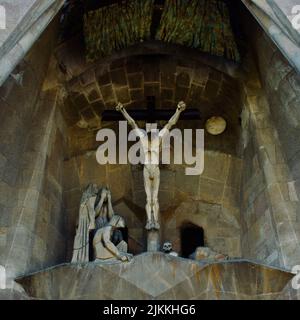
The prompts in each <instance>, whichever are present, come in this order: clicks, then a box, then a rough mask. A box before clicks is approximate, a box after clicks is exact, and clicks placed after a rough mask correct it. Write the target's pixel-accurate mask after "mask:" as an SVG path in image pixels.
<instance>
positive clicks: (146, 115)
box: [102, 97, 200, 251]
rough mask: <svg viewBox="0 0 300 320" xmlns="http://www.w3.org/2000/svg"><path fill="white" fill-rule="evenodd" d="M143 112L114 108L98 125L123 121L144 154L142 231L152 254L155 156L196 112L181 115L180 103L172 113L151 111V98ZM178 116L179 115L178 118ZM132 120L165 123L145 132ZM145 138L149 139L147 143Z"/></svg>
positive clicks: (154, 245)
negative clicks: (176, 127)
mask: <svg viewBox="0 0 300 320" xmlns="http://www.w3.org/2000/svg"><path fill="white" fill-rule="evenodd" d="M147 102H148V103H147V109H146V110H145V109H140V110H130V111H129V112H130V114H129V113H128V112H127V110H126V109H125V107H124V106H123V105H122V104H121V103H119V104H118V105H117V106H116V111H114V110H107V111H104V113H103V115H102V121H118V120H122V119H123V118H125V119H126V120H127V121H128V123H129V125H130V126H131V127H132V128H133V129H134V130H135V133H136V135H137V136H138V137H139V138H140V142H141V146H142V150H143V153H144V157H145V158H144V159H145V162H144V168H143V176H144V187H145V192H146V196H147V201H146V207H145V208H146V213H147V223H146V226H145V228H146V229H147V230H148V251H156V250H157V249H158V248H159V240H158V239H159V233H158V230H159V229H160V225H159V203H158V190H159V184H160V170H159V152H160V148H161V144H162V140H163V138H164V137H165V136H166V134H167V133H168V132H169V130H170V129H171V127H172V126H174V125H175V124H176V123H177V121H178V119H179V117H181V119H183V120H196V119H199V118H200V115H199V110H198V109H189V110H187V111H185V109H186V105H185V103H184V102H179V103H178V106H177V109H176V112H175V113H174V110H167V109H160V110H156V109H155V97H148V98H147ZM181 113H182V114H181ZM136 120H144V121H146V122H147V125H146V127H148V128H149V124H150V127H151V124H155V121H156V120H168V122H167V124H166V125H165V126H164V127H163V129H162V130H157V129H156V127H155V130H150V132H146V131H145V130H142V129H140V128H139V127H138V125H137V123H136ZM148 134H150V135H151V137H150V141H149V139H148Z"/></svg>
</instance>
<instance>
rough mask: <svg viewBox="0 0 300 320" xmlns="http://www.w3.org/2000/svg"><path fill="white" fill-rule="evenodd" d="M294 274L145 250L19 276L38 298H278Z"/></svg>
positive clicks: (254, 265) (242, 261) (29, 292)
mask: <svg viewBox="0 0 300 320" xmlns="http://www.w3.org/2000/svg"><path fill="white" fill-rule="evenodd" d="M292 277H293V275H292V274H290V273H288V272H286V271H284V270H280V269H272V268H269V267H266V266H263V265H259V264H256V263H253V262H251V261H247V260H236V261H234V260H232V261H227V262H221V263H214V264H205V263H204V264H203V263H199V262H196V261H192V260H187V259H182V258H177V257H172V256H170V255H165V254H163V253H144V254H142V255H139V256H135V257H134V260H133V261H131V262H130V263H125V264H124V263H123V264H120V263H117V264H111V265H100V264H95V263H89V264H85V265H70V264H65V265H61V266H57V267H55V268H53V269H48V270H45V271H42V272H40V273H36V274H33V275H29V276H27V277H25V278H22V279H18V280H17V281H18V282H19V283H21V284H22V285H23V287H24V288H25V290H26V292H27V293H28V294H29V296H31V297H35V298H39V299H73V300H79V299H92V300H100V299H120V300H140V299H146V300H148V299H163V300H178V299H181V300H188V299H198V300H228V299H230V300H231V299H233V300H249V299H255V300H259V299H274V298H276V297H278V296H279V295H280V293H281V291H282V289H283V288H284V287H285V285H286V284H287V283H288V281H289V280H290V279H291V278H292ZM95 278H97V281H95Z"/></svg>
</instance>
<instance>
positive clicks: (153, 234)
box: [147, 230, 160, 252]
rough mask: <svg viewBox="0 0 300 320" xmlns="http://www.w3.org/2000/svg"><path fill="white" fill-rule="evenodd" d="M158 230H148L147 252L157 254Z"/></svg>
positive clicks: (158, 245)
mask: <svg viewBox="0 0 300 320" xmlns="http://www.w3.org/2000/svg"><path fill="white" fill-rule="evenodd" d="M159 240H160V235H159V230H149V231H148V233H147V251H148V252H157V251H159V249H160V241H159Z"/></svg>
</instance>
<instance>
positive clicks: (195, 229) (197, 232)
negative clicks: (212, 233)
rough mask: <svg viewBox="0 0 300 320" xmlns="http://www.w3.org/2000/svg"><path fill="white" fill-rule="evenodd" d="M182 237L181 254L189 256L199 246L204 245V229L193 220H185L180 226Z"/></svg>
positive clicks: (185, 256)
mask: <svg viewBox="0 0 300 320" xmlns="http://www.w3.org/2000/svg"><path fill="white" fill-rule="evenodd" d="M180 239H181V255H182V257H184V258H188V257H189V256H190V255H191V254H192V253H193V252H195V250H196V248H197V247H203V246H204V230H203V228H201V227H199V226H197V225H195V224H193V223H191V222H184V223H183V224H182V226H181V227H180Z"/></svg>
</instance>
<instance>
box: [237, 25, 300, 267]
mask: <svg viewBox="0 0 300 320" xmlns="http://www.w3.org/2000/svg"><path fill="white" fill-rule="evenodd" d="M248 22H249V24H247V27H246V30H249V29H248V28H249V26H251V35H252V36H251V37H250V39H251V40H252V45H253V47H254V48H255V58H256V63H257V68H258V72H259V75H260V79H261V82H262V83H261V84H260V83H259V81H258V80H257V79H258V76H257V75H255V76H253V77H252V78H253V79H252V80H250V81H249V83H248V84H247V85H246V88H245V96H246V100H247V102H246V105H248V109H247V110H246V111H245V112H244V118H245V119H244V123H247V122H248V124H247V125H246V127H247V129H246V130H248V134H247V135H246V136H247V138H246V139H245V142H244V147H245V151H244V159H245V160H244V161H245V163H244V176H243V183H242V186H243V187H242V188H243V189H242V190H243V191H242V208H241V211H242V212H243V215H242V222H241V223H242V229H243V231H244V232H243V239H242V252H243V253H244V255H245V256H246V257H250V258H251V257H252V258H253V257H256V258H257V259H260V260H262V261H264V262H265V263H269V264H272V265H279V266H285V267H287V268H292V267H293V266H294V265H297V264H299V262H300V250H299V244H300V236H299V230H300V225H299V214H300V202H299V196H300V190H299V183H298V180H299V174H298V171H299V170H298V169H297V168H298V167H299V166H298V163H299V160H300V157H299V141H298V139H297V137H299V133H300V127H299V124H300V122H299V119H300V118H299V115H300V111H299V109H297V108H295V107H294V106H295V105H294V104H293V103H296V104H299V102H300V101H299V88H300V84H299V79H298V75H297V74H296V73H295V72H294V71H293V68H292V67H291V66H290V65H289V64H288V62H287V61H286V60H285V58H284V57H283V56H282V55H281V53H280V52H279V50H278V49H277V48H276V47H275V46H274V44H273V43H272V42H271V40H270V39H268V37H267V36H266V34H265V33H264V32H263V31H262V30H261V29H259V28H258V27H257V26H256V25H255V23H254V22H253V21H252V22H251V21H248ZM249 36H250V33H249ZM252 69H253V70H254V69H255V66H252ZM247 119H248V120H247ZM244 138H245V137H244ZM297 170H298V171H297Z"/></svg>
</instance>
